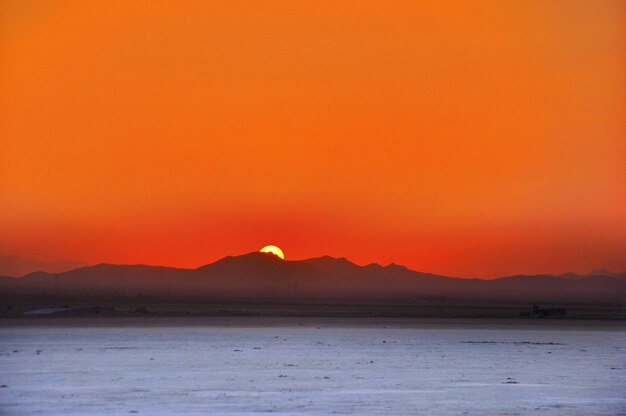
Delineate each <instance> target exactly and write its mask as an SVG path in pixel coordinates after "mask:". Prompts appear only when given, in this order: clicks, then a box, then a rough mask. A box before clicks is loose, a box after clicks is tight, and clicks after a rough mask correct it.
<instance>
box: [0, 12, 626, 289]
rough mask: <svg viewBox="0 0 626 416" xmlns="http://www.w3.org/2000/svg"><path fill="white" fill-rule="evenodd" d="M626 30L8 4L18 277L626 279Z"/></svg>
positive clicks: (531, 20)
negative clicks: (256, 273)
mask: <svg viewBox="0 0 626 416" xmlns="http://www.w3.org/2000/svg"><path fill="white" fill-rule="evenodd" d="M418 3H419V4H418ZM392 4H393V5H392ZM624 16H626V3H625V2H623V1H575V0H563V1H549V2H544V1H519V2H515V1H511V2H503V1H499V0H496V1H482V2H466V1H458V2H446V1H425V2H414V1H408V2H401V1H398V2H383V1H378V2H374V1H359V2H341V1H320V0H316V1H310V2H309V1H302V2H294V1H284V2H281V1H254V2H245V1H244V2H233V1H230V0H228V1H211V2H204V1H186V2H176V1H168V2H163V1H133V2H127V1H100V2H98V1H93V2H91V1H90V2H80V1H62V0H58V1H42V0H39V1H28V2H25V1H21V0H13V1H11V0H5V1H2V2H0V254H18V255H20V256H23V257H28V258H37V259H46V260H51V259H70V260H78V261H83V262H88V263H89V262H101V261H106V262H123V263H128V262H131V263H149V264H163V265H174V266H198V265H201V264H204V263H207V262H210V261H213V260H216V259H218V258H220V257H222V256H225V255H229V254H239V253H245V252H249V251H254V250H257V249H259V248H260V247H261V246H263V245H265V244H270V243H272V244H276V245H278V246H280V247H281V248H283V250H284V251H285V254H286V256H287V257H288V258H291V259H297V258H307V257H313V256H319V255H324V254H329V255H333V256H345V257H348V258H349V259H352V260H354V261H356V262H357V263H361V264H364V263H370V262H380V263H388V262H392V261H393V262H396V263H401V264H405V265H407V266H409V267H411V268H414V269H418V270H423V271H430V272H435V273H442V274H449V275H462V276H487V277H493V276H497V275H504V274H513V273H543V272H550V273H560V272H565V271H570V270H571V271H576V272H586V271H588V270H590V269H592V268H596V267H606V268H610V269H614V270H626V181H625V178H626V123H625V114H626V75H625V74H626V18H624Z"/></svg>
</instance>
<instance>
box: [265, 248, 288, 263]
mask: <svg viewBox="0 0 626 416" xmlns="http://www.w3.org/2000/svg"><path fill="white" fill-rule="evenodd" d="M260 251H261V253H272V254H273V255H275V256H278V257H280V258H281V259H283V260H285V254H284V253H283V251H282V250H281V249H280V248H278V247H276V246H265V247H263V248H262V249H261V250H260Z"/></svg>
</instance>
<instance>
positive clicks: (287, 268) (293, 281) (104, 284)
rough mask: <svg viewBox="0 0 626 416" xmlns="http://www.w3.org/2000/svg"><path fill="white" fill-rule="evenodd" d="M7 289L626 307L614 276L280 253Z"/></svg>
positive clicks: (85, 273)
mask: <svg viewBox="0 0 626 416" xmlns="http://www.w3.org/2000/svg"><path fill="white" fill-rule="evenodd" d="M0 290H2V292H3V293H5V294H21V295H28V296H34V295H86V296H137V295H141V296H159V297H161V296H163V297H168V296H193V297H207V298H212V299H215V298H240V299H242V298H247V299H369V300H375V299H381V300H383V299H385V300H411V299H417V298H424V297H434V298H447V299H460V300H462V299H468V300H469V299H471V300H492V301H500V300H502V301H522V302H528V301H533V302H557V301H568V302H612V303H615V302H617V303H622V302H624V301H625V300H626V281H624V280H623V279H620V278H616V277H611V276H603V275H599V276H595V275H594V276H580V278H577V279H572V278H563V277H555V276H546V275H539V276H509V277H503V278H500V279H495V280H481V279H462V278H451V277H445V276H438V275H433V274H428V273H421V272H417V271H413V270H409V269H407V268H406V267H403V266H398V265H395V264H390V265H388V266H381V265H379V264H370V265H367V266H359V265H356V264H354V263H352V262H350V261H349V260H347V259H345V258H333V257H328V256H326V257H320V258H312V259H307V260H298V261H284V260H281V259H279V258H278V257H276V256H274V255H272V254H264V253H250V254H245V255H241V256H228V257H225V258H223V259H221V260H218V261H216V262H215V263H211V264H208V265H206V266H202V267H199V268H197V269H177V268H171V267H156V266H145V265H113V264H98V265H96V266H89V267H82V268H79V269H75V270H71V271H66V272H62V273H56V274H52V273H46V272H36V273H31V274H29V275H27V276H24V277H22V278H10V277H4V278H0Z"/></svg>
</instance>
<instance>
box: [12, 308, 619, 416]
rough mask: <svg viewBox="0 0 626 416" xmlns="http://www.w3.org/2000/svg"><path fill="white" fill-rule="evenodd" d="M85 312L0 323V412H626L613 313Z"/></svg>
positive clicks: (616, 324) (156, 413) (600, 413)
mask: <svg viewBox="0 0 626 416" xmlns="http://www.w3.org/2000/svg"><path fill="white" fill-rule="evenodd" d="M89 321H90V320H85V319H82V320H72V319H67V320H62V321H61V320H56V321H54V326H53V327H51V326H49V324H50V321H49V320H44V321H41V320H29V321H27V322H28V323H29V324H28V325H27V326H24V325H23V324H24V322H25V321H23V320H19V321H11V320H4V321H2V324H3V325H2V328H0V373H1V374H2V378H3V387H2V388H1V389H0V413H2V414H10V415H16V416H19V415H33V414H39V413H40V412H44V413H45V414H48V415H72V414H90V415H122V414H123V415H127V414H134V413H137V414H149V415H158V414H207V413H211V414H235V415H240V414H251V413H261V414H264V413H273V414H276V413H278V414H292V415H304V414H330V413H333V412H338V413H344V414H396V415H412V414H418V413H420V414H444V415H445V414H451V415H452V414H454V415H456V414H462V413H463V412H468V414H481V415H502V414H541V415H588V414H596V415H615V414H619V413H620V412H624V411H626V399H624V396H623V392H624V389H625V388H626V370H625V368H624V365H623V357H624V353H625V352H626V351H625V350H624V345H626V333H625V331H624V326H623V324H622V323H619V322H603V323H598V322H589V321H587V322H575V321H496V320H490V321H482V320H398V319H383V320H381V319H373V320H371V319H370V320H351V319H296V318H281V319H277V318H273V319H269V318H211V319H208V318H158V319H151V320H147V321H146V320H145V319H144V320H137V319H135V320H131V319H125V320H121V321H120V320H111V319H99V320H97V321H92V322H91V323H90V322H89ZM511 323H513V324H511ZM91 324H93V325H91ZM94 325H95V326H94Z"/></svg>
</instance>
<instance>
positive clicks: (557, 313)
mask: <svg viewBox="0 0 626 416" xmlns="http://www.w3.org/2000/svg"><path fill="white" fill-rule="evenodd" d="M566 315H567V309H565V308H540V307H539V306H537V305H535V304H534V303H533V307H532V309H531V310H529V311H525V312H521V313H520V316H528V317H531V318H548V317H549V318H562V317H565V316H566Z"/></svg>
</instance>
